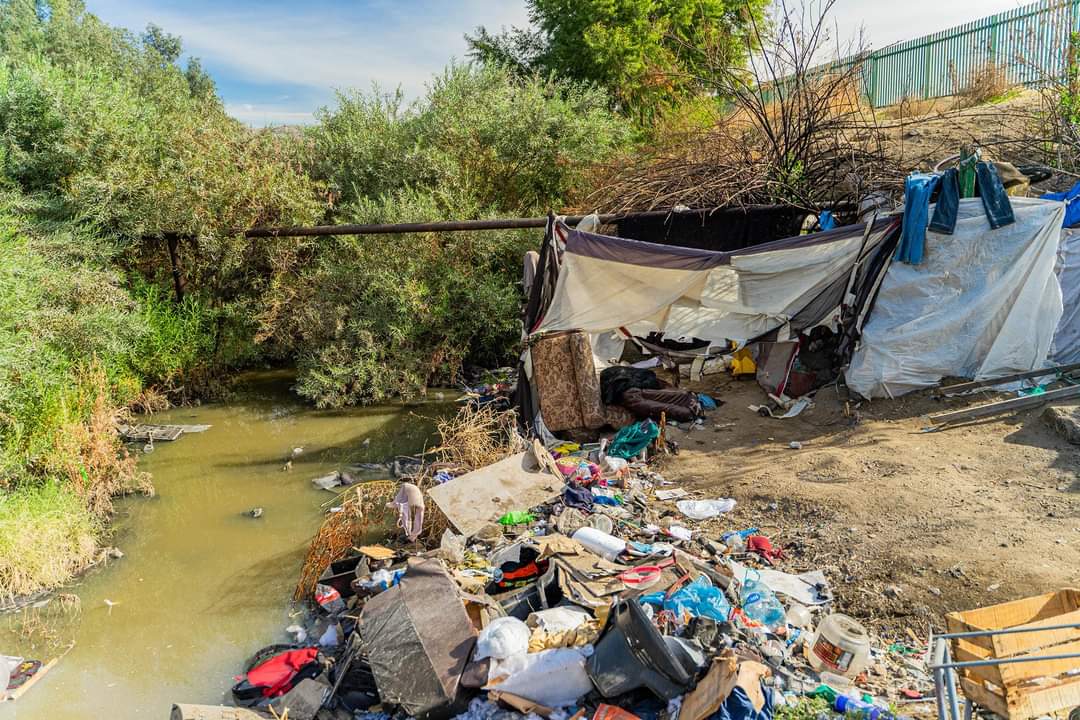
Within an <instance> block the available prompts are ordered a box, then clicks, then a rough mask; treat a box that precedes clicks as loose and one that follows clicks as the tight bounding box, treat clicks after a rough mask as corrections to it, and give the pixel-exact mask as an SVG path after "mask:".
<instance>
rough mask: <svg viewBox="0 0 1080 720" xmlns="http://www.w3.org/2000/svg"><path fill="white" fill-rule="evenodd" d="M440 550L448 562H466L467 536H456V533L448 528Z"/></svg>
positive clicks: (443, 536)
mask: <svg viewBox="0 0 1080 720" xmlns="http://www.w3.org/2000/svg"><path fill="white" fill-rule="evenodd" d="M439 549H440V550H442V552H443V555H444V556H445V558H446V560H447V561H448V562H451V563H454V564H455V565H456V564H460V563H463V562H465V536H464V535H455V534H454V531H453V530H451V529H450V528H446V530H444V531H443V534H442V540H440V541H439Z"/></svg>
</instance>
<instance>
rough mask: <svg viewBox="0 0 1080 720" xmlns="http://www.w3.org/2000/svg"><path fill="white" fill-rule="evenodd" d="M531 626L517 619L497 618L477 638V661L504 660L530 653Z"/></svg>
mask: <svg viewBox="0 0 1080 720" xmlns="http://www.w3.org/2000/svg"><path fill="white" fill-rule="evenodd" d="M531 634H532V632H531V631H530V630H529V626H528V625H526V624H525V623H523V622H522V621H520V620H518V619H517V618H515V617H501V618H495V619H494V620H492V621H491V622H490V623H488V626H487V627H486V628H484V629H483V630H481V631H480V636H479V637H478V638H476V654H475V655H474V656H473V657H474V659H475V660H483V659H484V658H495V659H496V660H504V659H506V658H510V657H513V656H515V655H524V654H525V653H527V652H528V651H529V635H531Z"/></svg>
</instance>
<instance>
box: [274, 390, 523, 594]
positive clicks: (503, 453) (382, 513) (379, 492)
mask: <svg viewBox="0 0 1080 720" xmlns="http://www.w3.org/2000/svg"><path fill="white" fill-rule="evenodd" d="M438 431H439V445H438V446H437V447H435V448H432V449H431V450H429V451H428V452H426V453H425V456H426V457H427V458H430V462H425V463H424V465H423V467H422V469H421V470H420V472H419V473H418V474H417V475H416V476H415V477H413V478H409V481H410V482H412V483H413V484H415V485H416V486H418V487H419V488H420V489H421V490H422V491H426V490H427V489H428V488H430V487H432V486H433V485H435V484H436V480H435V479H434V474H435V472H437V471H438V470H443V469H445V470H449V471H451V473H452V474H455V475H459V474H462V473H465V472H469V471H471V470H476V469H478V468H482V467H486V466H487V465H490V464H492V463H495V462H498V461H499V460H502V459H503V458H505V457H508V456H509V455H512V454H514V453H516V452H521V451H522V450H523V449H524V448H525V440H524V438H522V436H521V435H520V434H519V433H518V428H517V416H516V415H515V413H514V412H513V411H503V412H500V411H497V410H495V409H494V408H492V407H490V406H486V407H479V408H477V407H473V406H471V405H466V406H465V407H463V408H462V409H461V410H460V411H459V412H458V414H457V415H456V416H454V417H452V418H449V419H447V420H442V421H440V422H439V423H438ZM398 486H399V482H398V481H396V480H376V481H372V482H362V483H359V484H357V485H354V486H351V487H349V488H348V489H347V490H345V492H343V493H341V494H340V495H338V496H336V497H335V498H334V500H333V501H331V503H329V504H332V505H333V506H334V507H336V508H340V510H336V511H334V512H331V513H330V514H329V515H328V516H327V518H326V520H325V521H324V522H323V524H322V526H321V527H320V528H319V531H318V532H317V533H316V534H315V537H314V538H313V539H312V541H311V546H310V547H309V548H308V553H307V556H306V557H305V558H304V564H303V567H302V568H301V571H300V580H299V582H298V583H297V586H296V590H295V592H294V594H293V599H294V600H297V601H301V600H305V599H307V598H309V597H311V594H312V592H313V591H314V589H315V584H316V583H317V582H318V579H319V576H320V575H322V573H323V571H325V570H326V568H327V567H329V566H330V563H332V562H334V561H335V560H340V559H341V558H343V557H345V556H346V555H347V554H348V553H349V551H350V550H351V549H352V548H353V547H354V546H356V545H359V544H362V543H364V542H383V543H391V542H393V536H394V532H393V528H394V523H395V521H396V516H395V513H396V511H395V510H393V509H392V508H390V507H387V504H388V503H390V501H391V500H393V498H394V495H395V494H396V493H397V491H398ZM424 504H425V507H424V518H425V519H424V532H423V533H422V534H421V535H420V538H419V539H418V541H417V542H418V543H420V544H422V545H424V546H425V547H432V546H435V545H437V544H438V543H439V540H440V539H441V538H442V535H443V532H444V531H445V530H446V529H447V528H448V527H449V521H448V520H447V519H446V517H445V516H444V515H443V514H442V512H441V511H440V510H439V508H438V507H437V506H436V505H435V504H434V503H433V502H431V500H430V499H429V498H428V497H427V496H426V494H425V497H424Z"/></svg>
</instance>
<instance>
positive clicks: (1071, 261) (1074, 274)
mask: <svg viewBox="0 0 1080 720" xmlns="http://www.w3.org/2000/svg"><path fill="white" fill-rule="evenodd" d="M1067 219H1068V218H1066V220H1067ZM1054 271H1055V272H1056V273H1057V278H1058V284H1059V285H1061V302H1062V306H1063V312H1062V313H1061V321H1060V322H1058V326H1057V331H1056V332H1055V333H1054V342H1053V343H1052V344H1051V346H1050V359H1051V361H1052V362H1053V364H1054V365H1071V364H1073V363H1077V362H1080V229H1077V228H1066V229H1064V230H1062V231H1061V240H1060V242H1059V243H1058V253H1057V265H1056V266H1055V267H1054Z"/></svg>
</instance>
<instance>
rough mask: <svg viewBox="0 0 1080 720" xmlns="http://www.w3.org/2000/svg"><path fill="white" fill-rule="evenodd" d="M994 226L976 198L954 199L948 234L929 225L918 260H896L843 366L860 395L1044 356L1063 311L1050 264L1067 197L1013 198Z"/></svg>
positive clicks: (986, 374)
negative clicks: (1009, 214)
mask: <svg viewBox="0 0 1080 720" xmlns="http://www.w3.org/2000/svg"><path fill="white" fill-rule="evenodd" d="M1012 206H1013V211H1014V213H1015V216H1016V222H1015V223H1013V224H1011V225H1006V226H1005V227H1002V228H998V229H996V230H991V229H990V227H989V224H988V223H987V220H986V217H985V215H984V213H983V208H982V203H981V200H980V199H978V198H971V199H966V200H962V201H961V202H960V209H959V215H958V222H957V224H956V230H955V232H954V233H953V234H952V235H942V234H939V233H934V232H927V235H926V254H925V256H924V258H923V261H922V263H920V264H919V265H907V264H904V263H899V262H893V263H892V264H891V265H890V266H889V269H888V272H887V273H886V275H885V278H884V280H883V281H882V283H881V289H880V291H879V293H878V296H877V300H876V303H875V305H874V309H873V312H872V314H871V315H870V318H869V320H868V321H867V322H866V324H865V325H864V326H863V329H862V340H861V344H860V346H859V348H858V349H857V350H856V352H855V354H854V355H853V356H852V359H851V365H850V367H849V368H848V371H847V373H846V379H847V383H848V386H849V387H851V388H852V389H853V390H855V391H856V392H858V393H859V394H860V395H863V396H864V397H887V396H896V395H901V394H903V393H906V392H910V391H912V390H916V389H919V388H925V387H931V386H934V385H937V384H938V383H939V382H940V381H941V380H942V378H945V377H965V378H972V379H975V380H982V379H990V378H995V377H1000V376H1003V375H1008V374H1011V373H1017V372H1024V371H1026V370H1034V369H1038V368H1041V367H1043V366H1044V364H1045V362H1046V357H1047V352H1048V350H1049V349H1050V344H1051V340H1052V339H1053V337H1054V333H1055V329H1056V328H1057V326H1058V321H1059V319H1060V318H1061V314H1062V302H1061V289H1060V287H1059V285H1058V281H1057V278H1056V277H1055V275H1054V264H1055V258H1056V255H1057V249H1058V238H1059V236H1060V234H1061V222H1062V217H1063V215H1064V212H1065V206H1064V205H1062V204H1061V203H1059V202H1054V201H1048V200H1036V199H1032V198H1012Z"/></svg>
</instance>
